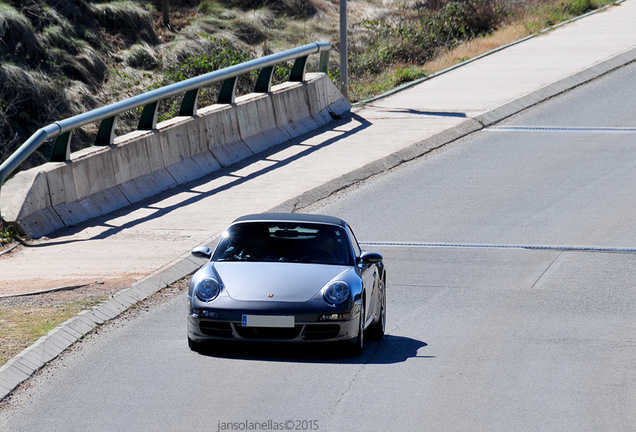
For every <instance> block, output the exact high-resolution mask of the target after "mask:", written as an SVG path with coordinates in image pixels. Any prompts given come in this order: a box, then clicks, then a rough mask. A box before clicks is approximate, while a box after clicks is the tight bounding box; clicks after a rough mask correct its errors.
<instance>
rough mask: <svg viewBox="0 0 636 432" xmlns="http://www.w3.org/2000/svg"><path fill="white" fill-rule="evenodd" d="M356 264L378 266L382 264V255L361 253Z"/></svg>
mask: <svg viewBox="0 0 636 432" xmlns="http://www.w3.org/2000/svg"><path fill="white" fill-rule="evenodd" d="M358 262H360V263H362V264H378V263H381V262H382V255H380V254H379V253H377V252H362V254H361V255H360V258H358Z"/></svg>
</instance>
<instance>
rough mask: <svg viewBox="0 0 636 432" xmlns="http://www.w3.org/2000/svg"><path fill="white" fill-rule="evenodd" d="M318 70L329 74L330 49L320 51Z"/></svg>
mask: <svg viewBox="0 0 636 432" xmlns="http://www.w3.org/2000/svg"><path fill="white" fill-rule="evenodd" d="M318 72H323V73H326V74H327V75H329V51H323V52H321V53H320V64H319V66H318Z"/></svg>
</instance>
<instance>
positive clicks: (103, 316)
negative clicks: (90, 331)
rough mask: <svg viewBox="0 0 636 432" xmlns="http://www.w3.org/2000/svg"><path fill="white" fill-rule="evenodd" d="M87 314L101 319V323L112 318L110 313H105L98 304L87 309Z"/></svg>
mask: <svg viewBox="0 0 636 432" xmlns="http://www.w3.org/2000/svg"><path fill="white" fill-rule="evenodd" d="M88 314H90V315H91V316H93V317H95V319H96V320H99V321H101V323H102V324H103V323H105V322H106V321H110V320H111V319H113V318H114V317H113V316H110V314H106V313H104V312H102V311H101V310H100V309H99V306H97V307H95V308H93V309H91V310H90V311H88Z"/></svg>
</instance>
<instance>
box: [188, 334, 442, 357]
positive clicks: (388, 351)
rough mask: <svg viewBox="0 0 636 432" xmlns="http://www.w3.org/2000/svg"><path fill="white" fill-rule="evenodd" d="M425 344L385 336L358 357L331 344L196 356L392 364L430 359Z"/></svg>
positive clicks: (224, 348) (229, 347)
mask: <svg viewBox="0 0 636 432" xmlns="http://www.w3.org/2000/svg"><path fill="white" fill-rule="evenodd" d="M427 346H428V344H427V343H426V342H422V341H419V340H417V339H412V338H408V337H404V336H395V335H385V336H384V338H383V339H381V340H373V341H368V342H367V343H366V346H365V347H364V351H363V352H362V354H360V355H359V356H353V355H351V354H349V353H348V352H347V347H346V346H343V345H341V344H334V343H329V344H327V343H316V344H307V345H305V344H288V343H245V342H223V343H215V344H214V345H213V346H207V347H206V348H205V349H203V350H201V351H200V352H199V354H201V355H203V356H208V357H219V358H229V359H237V360H239V359H240V360H255V361H271V362H289V363H338V364H395V363H402V362H405V361H406V360H408V359H411V358H426V359H432V358H435V356H427V355H422V354H421V353H420V352H419V351H420V349H421V348H424V347H427Z"/></svg>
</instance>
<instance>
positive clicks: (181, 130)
mask: <svg viewBox="0 0 636 432" xmlns="http://www.w3.org/2000/svg"><path fill="white" fill-rule="evenodd" d="M202 121H203V120H202V119H201V118H199V117H175V118H173V119H171V120H168V121H166V122H162V123H160V124H159V125H157V128H158V130H159V132H160V133H159V136H160V140H161V151H162V154H163V164H164V167H165V168H166V169H167V170H168V171H169V172H170V174H171V175H172V177H174V179H175V180H176V181H177V183H179V184H184V183H188V182H190V181H192V180H195V179H198V178H201V177H203V176H205V175H207V174H209V173H211V172H213V171H216V170H218V169H219V168H221V165H220V163H219V162H218V161H217V160H216V159H215V158H214V157H213V156H212V153H210V151H209V149H208V145H207V142H206V141H205V140H202V139H201V136H200V134H201V131H200V128H199V127H198V123H199V122H202Z"/></svg>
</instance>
